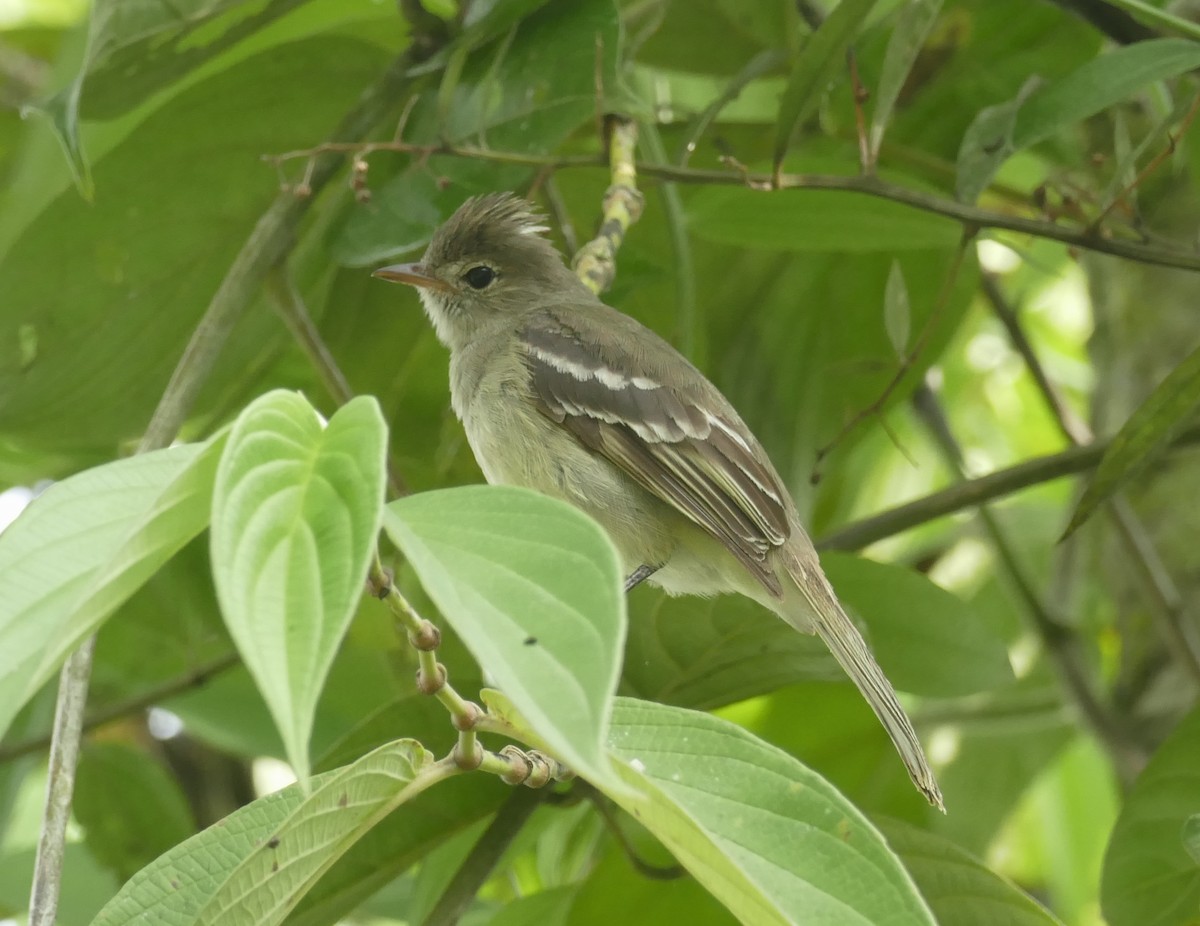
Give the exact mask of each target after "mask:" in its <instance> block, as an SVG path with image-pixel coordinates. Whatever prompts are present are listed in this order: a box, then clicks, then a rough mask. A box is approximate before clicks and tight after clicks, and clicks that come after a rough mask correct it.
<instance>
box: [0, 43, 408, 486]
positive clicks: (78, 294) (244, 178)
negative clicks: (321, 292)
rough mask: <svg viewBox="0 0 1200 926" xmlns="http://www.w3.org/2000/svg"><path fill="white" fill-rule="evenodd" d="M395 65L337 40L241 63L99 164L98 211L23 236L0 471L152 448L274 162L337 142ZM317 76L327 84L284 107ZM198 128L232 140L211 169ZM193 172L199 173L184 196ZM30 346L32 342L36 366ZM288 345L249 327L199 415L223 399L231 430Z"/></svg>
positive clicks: (3, 323)
mask: <svg viewBox="0 0 1200 926" xmlns="http://www.w3.org/2000/svg"><path fill="white" fill-rule="evenodd" d="M385 62H386V58H385V56H384V54H383V53H382V52H380V51H379V50H378V49H377V48H373V47H371V46H369V45H366V44H364V43H362V42H358V41H354V40H350V39H346V38H344V37H339V36H325V37H322V38H320V39H309V40H304V41H298V42H291V43H288V44H286V45H281V46H276V47H273V48H271V49H270V50H269V51H268V52H265V53H262V54H258V55H255V56H254V57H252V58H249V59H246V60H244V61H241V62H239V63H238V64H237V65H236V66H234V67H230V68H229V69H228V70H225V71H221V72H220V73H218V74H216V75H215V76H214V77H212V78H210V79H208V80H203V81H200V82H198V83H196V84H194V85H192V86H190V87H188V88H187V89H186V90H182V91H180V92H179V93H178V94H177V95H176V96H174V97H173V98H172V99H171V100H170V102H169V104H167V105H164V106H163V107H161V108H160V109H157V110H155V111H154V112H152V113H151V114H149V115H148V116H146V118H145V119H144V120H143V121H142V122H140V123H138V125H137V127H136V128H135V129H133V130H132V131H130V132H129V134H128V136H127V137H126V138H125V139H124V140H123V141H122V142H121V143H119V144H117V145H116V146H115V147H113V148H112V149H111V150H110V151H109V152H108V153H107V154H106V155H104V156H103V157H101V158H99V159H98V160H97V161H96V162H95V164H94V165H93V172H94V175H95V182H96V190H97V197H96V202H95V204H94V205H91V206H88V205H87V204H85V203H83V202H81V201H80V198H79V196H78V194H76V192H75V191H74V190H71V189H67V190H64V191H62V192H61V193H59V194H58V195H57V196H56V197H55V198H54V199H53V200H52V201H51V202H50V203H49V205H47V206H46V207H45V208H44V209H42V210H41V212H40V213H39V214H38V215H37V217H36V218H34V219H33V220H32V221H30V222H29V224H28V225H27V226H26V227H24V228H23V229H22V230H21V232H20V235H19V237H18V238H17V239H16V241H15V242H14V243H13V245H12V247H11V248H10V249H9V250H8V252H7V254H6V255H5V256H4V258H3V260H0V293H3V294H4V312H3V318H2V319H0V434H2V435H3V438H4V439H3V441H0V458H5V457H9V456H10V451H9V450H8V449H7V448H8V443H9V442H10V441H11V442H13V443H14V444H17V445H18V446H23V447H25V448H27V449H28V450H29V451H34V450H37V451H41V452H43V453H45V452H55V453H59V454H62V455H64V456H66V458H67V459H66V463H65V464H64V463H63V462H61V461H58V460H56V461H55V463H56V466H57V469H55V470H53V471H50V472H47V470H48V467H47V466H45V464H43V465H41V466H32V465H28V464H27V466H26V468H27V471H28V472H29V475H28V478H29V480H30V481H33V480H35V479H37V478H40V477H42V476H44V475H57V474H58V473H60V472H63V471H64V470H65V471H67V472H70V471H71V469H72V468H75V469H78V468H80V467H81V466H84V465H88V463H87V462H83V461H91V460H94V459H96V458H97V457H107V456H109V455H111V453H112V448H113V447H114V446H116V445H117V444H118V443H120V442H122V441H125V440H128V438H129V437H130V435H131V434H132V435H136V434H138V433H140V429H141V428H143V427H144V426H145V422H146V421H147V420H148V419H149V417H150V414H151V412H152V411H153V409H154V405H155V403H156V402H157V399H158V396H159V395H160V394H161V393H162V390H163V388H164V387H165V385H166V383H167V381H168V379H169V378H170V376H171V372H172V370H173V368H174V366H175V364H176V363H177V362H178V360H179V357H180V355H181V354H182V352H183V349H184V347H185V346H186V344H187V342H188V339H189V338H190V337H191V334H192V331H193V329H194V328H195V326H196V323H197V321H198V319H199V318H200V316H201V314H202V313H203V311H204V308H205V306H206V305H207V304H208V302H209V300H210V298H211V297H212V294H213V292H214V291H215V290H216V289H217V287H218V285H219V284H220V281H221V280H222V278H223V277H224V275H225V273H226V271H227V270H228V268H229V265H230V262H231V261H232V260H233V258H234V256H235V255H236V254H237V252H238V250H239V249H240V248H241V246H242V244H243V243H244V241H245V239H246V236H247V235H248V234H249V233H250V231H251V229H252V228H253V227H254V223H255V222H256V221H257V220H258V218H259V217H260V216H261V215H262V213H263V210H264V209H266V208H267V206H268V205H269V204H270V203H271V202H272V201H273V200H274V199H275V197H276V196H277V195H278V192H279V186H278V181H277V179H276V177H275V176H274V174H273V173H272V171H271V170H270V169H269V168H268V167H266V166H265V165H263V163H262V161H261V157H262V155H263V154H265V153H271V152H276V151H280V150H285V149H288V148H292V147H302V146H304V145H308V144H313V143H314V142H315V141H316V140H319V139H320V138H322V137H324V136H325V134H327V133H328V132H329V131H330V130H331V128H332V126H333V124H334V120H335V119H336V118H337V117H338V115H339V114H340V113H341V112H343V111H344V110H345V109H347V108H349V107H350V106H351V105H352V104H353V101H354V99H355V97H356V96H357V95H358V94H359V93H360V92H361V89H362V87H363V85H364V84H365V83H366V82H367V81H369V80H372V79H374V78H375V77H376V75H377V74H378V72H379V70H380V69H381V68H382V67H383V66H384V64H385ZM313 74H321V75H323V78H324V79H322V80H320V81H316V82H314V83H313V84H312V85H311V86H307V87H306V89H305V90H304V92H303V93H294V94H293V93H283V94H281V93H280V89H279V88H281V87H300V86H306V83H305V81H306V78H309V77H311V75H313ZM197 125H207V126H213V127H217V126H219V127H220V132H219V134H216V135H214V136H213V137H212V138H211V144H209V145H208V146H207V147H206V148H205V150H204V152H203V156H202V157H197V148H196V136H195V131H196V126H197ZM181 164H190V165H191V167H190V168H189V171H190V173H189V177H188V181H187V182H182V181H181V180H180V165H181ZM218 188H219V189H220V195H219V196H214V195H213V190H215V189H218ZM148 217H153V224H152V226H151V227H148V222H149V218H148ZM168 232H169V233H168ZM66 267H70V272H69V273H68V272H63V268H66ZM168 307H169V310H168ZM18 331H25V332H27V334H26V335H25V336H24V340H25V343H26V345H27V347H26V348H25V350H24V354H25V356H24V357H23V356H22V352H21V351H20V350H19V349H18V347H19V343H20V342H19V339H18V337H17V336H16V332H18ZM283 340H284V332H283V328H282V326H281V325H280V324H279V321H278V319H277V318H275V317H273V316H272V314H271V313H270V312H253V311H252V312H248V313H247V315H246V317H245V318H244V319H243V320H242V321H241V323H240V324H239V325H238V327H237V329H235V332H234V335H233V337H231V338H230V340H229V343H228V344H227V345H226V347H225V349H224V351H223V352H222V357H221V363H220V365H219V366H218V368H217V369H216V370H215V371H214V374H213V376H212V379H211V380H210V383H209V385H208V387H207V388H206V390H205V391H204V392H203V393H202V395H201V397H200V400H199V402H198V404H197V407H196V409H195V411H196V413H197V414H203V413H204V412H205V411H211V410H212V407H213V404H214V402H215V401H216V400H217V397H219V398H220V402H221V408H222V411H221V414H225V413H226V411H225V410H226V409H228V408H229V402H230V396H229V391H230V390H231V387H233V388H238V387H240V388H242V389H245V388H246V386H245V385H244V384H245V382H246V380H247V378H248V377H250V376H254V375H259V371H260V370H261V369H262V367H263V364H264V358H266V357H268V356H269V354H270V352H271V351H272V350H277V349H278V345H279V344H281V343H283ZM29 345H32V347H30V346H29ZM31 354H32V358H31V357H30V355H31Z"/></svg>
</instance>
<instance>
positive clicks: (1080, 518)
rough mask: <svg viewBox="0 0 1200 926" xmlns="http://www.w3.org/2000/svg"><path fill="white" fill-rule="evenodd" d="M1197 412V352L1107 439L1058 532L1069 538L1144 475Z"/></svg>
mask: <svg viewBox="0 0 1200 926" xmlns="http://www.w3.org/2000/svg"><path fill="white" fill-rule="evenodd" d="M1197 407H1200V348H1197V349H1196V350H1194V351H1192V353H1191V354H1189V355H1188V357H1187V359H1185V360H1184V361H1183V362H1182V363H1180V364H1179V366H1177V367H1176V368H1175V369H1174V370H1172V371H1171V372H1170V374H1169V375H1168V376H1167V378H1166V379H1164V380H1163V381H1162V382H1161V383H1159V385H1158V388H1156V389H1155V390H1154V391H1153V392H1152V393H1150V396H1149V397H1148V398H1147V399H1146V401H1144V402H1143V403H1142V404H1141V405H1139V406H1138V407H1137V409H1136V410H1135V411H1134V413H1133V414H1132V415H1130V416H1129V420H1128V421H1126V422H1125V423H1124V424H1123V425H1121V430H1120V431H1118V432H1117V434H1116V436H1115V437H1114V438H1113V439H1112V443H1111V444H1109V446H1108V449H1107V450H1106V451H1104V457H1103V458H1102V459H1101V460H1100V465H1099V466H1097V467H1096V474H1095V475H1094V476H1093V477H1092V481H1091V482H1089V483H1088V487H1087V489H1086V490H1085V491H1084V493H1083V497H1082V498H1080V499H1079V504H1078V505H1077V506H1076V507H1075V513H1074V514H1072V515H1071V521H1070V523H1069V524H1068V525H1067V529H1066V530H1065V531H1064V532H1063V537H1067V536H1070V534H1072V533H1073V532H1074V531H1075V529H1076V528H1078V527H1079V526H1080V525H1081V524H1083V522H1084V521H1086V520H1087V519H1088V518H1090V517H1091V516H1092V515H1093V514H1094V513H1095V511H1096V509H1097V508H1099V507H1100V506H1101V505H1102V504H1104V502H1106V501H1108V500H1109V499H1110V498H1112V497H1113V495H1115V494H1116V493H1117V492H1119V491H1121V489H1122V488H1123V487H1126V486H1128V485H1129V484H1130V483H1131V482H1133V480H1135V479H1137V478H1138V477H1139V476H1141V475H1142V474H1144V473H1145V472H1147V471H1148V470H1149V469H1150V467H1151V466H1153V465H1154V464H1155V463H1156V462H1158V461H1159V460H1160V459H1161V458H1162V456H1163V454H1164V453H1165V452H1166V450H1167V448H1168V447H1170V446H1171V444H1173V443H1174V442H1175V439H1176V438H1177V437H1179V435H1180V434H1182V433H1183V432H1184V430H1185V429H1186V428H1187V427H1188V425H1190V424H1192V423H1193V422H1194V421H1195V417H1196V409H1197Z"/></svg>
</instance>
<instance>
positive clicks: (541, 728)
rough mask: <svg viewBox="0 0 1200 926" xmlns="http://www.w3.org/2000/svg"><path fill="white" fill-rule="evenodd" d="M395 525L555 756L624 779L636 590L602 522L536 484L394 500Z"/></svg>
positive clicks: (601, 777) (485, 664) (445, 606)
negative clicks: (616, 718) (625, 664)
mask: <svg viewBox="0 0 1200 926" xmlns="http://www.w3.org/2000/svg"><path fill="white" fill-rule="evenodd" d="M384 527H385V528H386V529H387V532H388V535H389V536H390V537H391V539H392V541H393V542H394V543H395V544H396V545H397V546H398V547H399V548H400V550H401V551H402V552H403V553H404V555H405V556H406V557H408V559H409V561H410V562H411V563H412V564H413V567H414V568H415V569H416V571H417V574H418V576H419V577H420V579H421V582H422V583H423V584H424V586H425V588H426V590H427V591H428V593H429V596H430V597H431V598H432V599H433V601H434V602H435V603H436V604H437V606H438V609H439V610H440V611H441V612H442V615H443V616H444V617H445V618H446V620H447V621H448V622H449V623H450V624H452V625H453V626H454V629H455V630H456V631H457V632H458V634H459V636H460V637H462V639H463V642H464V643H466V645H467V648H468V649H470V651H471V653H472V654H473V655H474V656H475V658H476V660H477V661H478V662H479V665H480V666H481V667H482V668H483V669H484V670H485V671H486V672H487V673H488V674H489V675H491V676H492V677H493V678H494V679H495V680H496V682H497V685H498V687H500V688H501V689H503V690H504V692H505V693H506V694H507V695H508V696H509V697H511V698H512V700H513V702H514V703H515V704H516V705H517V707H518V709H519V710H520V711H521V712H522V714H524V716H526V717H527V718H529V720H530V722H531V723H532V724H533V728H534V729H535V730H536V731H537V733H538V735H539V736H541V737H543V738H544V740H545V742H546V743H548V744H549V746H550V748H551V750H552V751H553V753H554V754H555V755H556V756H557V757H558V758H559V759H561V760H562V761H564V762H566V763H567V764H568V765H570V766H571V767H572V768H573V769H574V770H575V771H577V772H578V773H579V774H581V775H585V776H587V777H588V778H591V779H594V780H596V781H597V782H605V783H607V784H609V785H611V786H617V785H615V784H614V780H613V773H612V771H611V769H610V768H609V763H608V758H607V755H606V754H605V753H604V749H603V743H604V738H605V736H606V734H607V730H608V716H609V710H610V705H611V699H612V696H613V692H614V690H615V688H616V684H617V675H618V672H619V671H620V656H621V649H622V646H623V645H624V642H625V623H626V620H625V596H624V594H622V591H621V575H620V566H619V564H618V561H617V554H616V550H614V549H613V546H612V542H611V541H610V540H609V539H608V537H607V536H606V535H605V534H604V532H603V530H601V528H600V527H599V525H597V524H596V523H595V522H594V521H592V520H591V519H590V518H588V517H587V516H585V515H584V514H583V513H582V512H580V511H579V510H578V509H576V508H573V507H572V506H570V505H568V504H566V503H565V502H560V501H556V500H554V499H550V498H547V497H546V496H544V495H539V494H538V493H536V492H530V491H528V490H526V489H517V488H511V487H501V486H472V487H467V488H460V489H445V490H442V491H437V492H423V493H420V494H418V495H412V496H409V497H408V498H404V499H400V500H399V501H395V502H392V503H391V504H389V505H388V506H387V510H386V513H385V515H384Z"/></svg>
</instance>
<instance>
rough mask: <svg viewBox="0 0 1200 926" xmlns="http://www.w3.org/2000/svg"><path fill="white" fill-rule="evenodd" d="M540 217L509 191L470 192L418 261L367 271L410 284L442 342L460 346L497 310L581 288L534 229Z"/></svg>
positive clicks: (523, 307) (511, 310)
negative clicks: (415, 290) (473, 194)
mask: <svg viewBox="0 0 1200 926" xmlns="http://www.w3.org/2000/svg"><path fill="white" fill-rule="evenodd" d="M543 221H544V219H543V217H542V216H540V215H538V214H537V213H536V212H535V211H534V210H533V208H532V206H530V204H529V203H528V202H526V201H525V200H523V199H521V198H520V197H517V196H514V195H513V194H511V193H489V194H487V195H485V196H476V197H474V198H472V199H468V200H467V201H466V202H465V203H463V204H462V205H461V206H460V207H459V208H458V211H457V212H455V213H454V215H452V216H450V218H449V219H447V220H446V222H445V223H444V224H443V225H442V226H441V227H440V228H438V230H437V231H436V232H434V235H433V239H432V240H431V241H430V242H429V247H428V248H427V249H426V251H425V256H424V257H422V258H421V260H420V262H419V263H415V264H393V265H392V266H389V267H381V268H380V269H379V270H376V271H375V273H374V276H377V277H379V278H380V279H383V280H390V281H392V282H396V283H407V284H408V285H410V286H415V287H416V288H417V291H418V293H419V294H420V296H421V303H422V305H424V307H425V311H426V313H427V314H428V315H429V318H430V320H431V321H432V322H433V326H434V328H435V329H436V330H437V333H438V337H439V338H440V339H441V341H442V343H444V344H446V345H447V346H448V347H450V348H452V349H453V348H456V347H461V346H462V345H463V344H465V343H466V342H467V341H468V340H470V338H471V337H472V336H473V335H475V334H476V333H477V332H479V331H480V330H481V329H484V328H486V327H487V323H488V321H489V320H491V319H494V318H496V317H497V316H499V315H505V314H511V313H514V312H521V311H524V310H526V309H528V308H530V307H532V306H536V305H539V304H542V303H545V302H547V301H550V300H553V299H554V298H555V297H556V296H558V297H563V296H568V295H573V294H574V293H575V292H576V291H577V290H578V289H582V288H583V287H582V284H581V283H580V282H579V280H578V279H577V278H576V277H575V275H574V274H573V273H572V272H571V271H570V270H569V269H568V268H567V267H566V266H565V264H564V263H563V259H562V256H561V255H560V254H559V253H558V251H557V250H555V248H554V246H553V245H552V244H551V243H550V242H549V241H547V240H546V239H545V238H544V237H542V233H543V232H545V231H546V230H547V229H546V226H545V225H543V224H542V222H543Z"/></svg>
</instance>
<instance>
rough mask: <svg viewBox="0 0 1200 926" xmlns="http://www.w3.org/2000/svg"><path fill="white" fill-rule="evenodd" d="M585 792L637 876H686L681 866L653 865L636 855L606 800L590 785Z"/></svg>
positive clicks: (654, 878) (660, 878) (667, 878)
mask: <svg viewBox="0 0 1200 926" xmlns="http://www.w3.org/2000/svg"><path fill="white" fill-rule="evenodd" d="M587 791H588V797H590V798H591V800H592V806H593V807H595V808H596V813H597V814H599V815H600V819H601V820H603V821H604V825H605V827H606V828H607V829H608V832H609V834H610V835H611V836H612V837H613V839H614V840H616V843H617V845H618V846H620V847H621V851H622V852H624V853H625V857H626V858H627V859H629V863H630V864H631V865H632V866H633V867H634V869H635V870H636V871H637V873H638V874H639V875H641V876H642V877H643V878H649V879H650V880H652V881H675V880H677V879H679V878H682V877H684V876H685V875H686V874H687V870H686V869H685V868H684V867H683V866H682V865H678V864H676V865H654V864H651V863H650V862H647V861H646V860H645V859H644V858H642V857H641V856H640V855H639V854H638V851H637V847H636V846H634V844H633V843H632V842H631V841H630V839H629V837H628V836H627V835H625V830H623V829H622V828H621V821H620V819H618V817H617V815H616V814H615V813H614V812H613V807H612V805H611V804H610V803H609V801H608V798H606V797H605V796H604V795H603V794H601V793H600V792H598V791H597V790H596V789H595V788H593V787H591V786H590V785H588V786H587Z"/></svg>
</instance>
